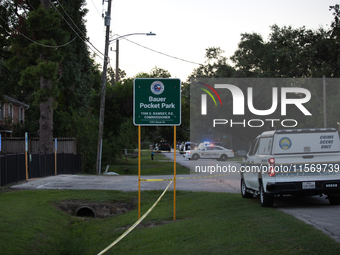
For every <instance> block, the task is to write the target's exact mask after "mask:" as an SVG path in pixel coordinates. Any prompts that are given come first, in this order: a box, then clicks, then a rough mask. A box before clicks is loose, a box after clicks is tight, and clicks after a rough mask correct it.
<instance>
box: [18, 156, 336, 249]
mask: <svg viewBox="0 0 340 255" xmlns="http://www.w3.org/2000/svg"><path fill="white" fill-rule="evenodd" d="M164 155H165V156H166V157H168V158H169V159H171V160H173V159H174V154H173V153H164ZM176 162H177V163H179V164H182V165H184V166H186V167H188V168H190V169H191V172H192V173H193V174H190V175H178V176H177V177H193V176H194V177H202V176H207V175H209V176H212V177H210V178H195V179H177V182H176V189H177V190H187V191H210V192H228V193H239V192H240V176H239V173H229V174H227V175H221V172H218V173H216V172H215V173H213V174H210V173H206V172H203V173H202V172H201V173H194V172H195V170H196V171H198V170H201V171H204V170H205V169H206V166H214V167H215V169H220V170H221V171H222V170H223V169H224V170H225V169H226V168H223V167H228V166H229V167H230V169H234V168H238V167H239V165H240V164H239V163H236V162H232V161H227V162H221V161H211V160H198V161H189V160H187V159H184V158H183V156H181V155H180V154H178V153H177V154H176ZM219 167H220V168H219ZM212 169H213V168H212ZM222 174H223V171H222ZM220 175H221V176H220ZM172 177H173V176H172V175H169V176H162V177H160V176H141V178H142V179H144V178H147V179H158V178H165V179H171V178H172ZM168 183H169V182H168V181H164V182H159V181H158V182H141V190H164V189H165V188H166V186H167V185H168ZM12 188H14V189H104V190H111V189H112V190H121V191H137V190H138V177H137V176H104V175H101V176H93V175H89V176H86V175H58V176H50V177H46V178H39V179H30V180H29V181H28V182H25V183H22V184H19V185H13V186H12ZM170 190H173V185H171V187H170ZM254 199H258V198H254ZM259 206H260V202H259ZM274 207H275V208H276V209H278V210H281V211H283V212H285V213H288V214H291V215H293V216H295V217H296V218H298V219H300V220H302V221H304V222H306V223H308V224H311V225H313V226H314V227H316V228H317V229H320V230H321V231H323V232H324V233H326V234H328V235H329V236H331V237H332V238H333V239H334V240H336V241H337V242H340V217H339V213H340V206H331V205H330V204H329V202H328V200H327V199H326V198H325V197H311V198H304V199H297V198H294V197H283V198H276V199H275V203H274ZM269 210H270V209H269Z"/></svg>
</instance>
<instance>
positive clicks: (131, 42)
mask: <svg viewBox="0 0 340 255" xmlns="http://www.w3.org/2000/svg"><path fill="white" fill-rule="evenodd" d="M124 39H125V40H127V41H129V42H131V43H134V44H136V45H138V46H140V47H142V48H145V49H147V50H151V51H153V52H156V53H158V54H161V55H164V56H167V57H169V58H174V59H177V60H181V61H184V62H187V63H191V64H195V65H202V64H200V63H197V62H193V61H189V60H185V59H183V58H178V57H175V56H171V55H169V54H166V53H163V52H160V51H157V50H154V49H150V48H148V47H146V46H143V45H141V44H139V43H136V42H133V41H131V40H129V39H126V38H124Z"/></svg>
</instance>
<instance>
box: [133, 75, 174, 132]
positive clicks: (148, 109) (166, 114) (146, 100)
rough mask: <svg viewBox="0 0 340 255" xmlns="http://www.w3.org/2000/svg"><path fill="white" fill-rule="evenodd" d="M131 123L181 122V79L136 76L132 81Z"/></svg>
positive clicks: (165, 123)
mask: <svg viewBox="0 0 340 255" xmlns="http://www.w3.org/2000/svg"><path fill="white" fill-rule="evenodd" d="M133 123H134V124H135V125H136V126H178V125H180V124H181V80H180V79H172V78H136V79H135V80H134V82H133Z"/></svg>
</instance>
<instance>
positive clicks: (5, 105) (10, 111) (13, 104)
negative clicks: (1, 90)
mask: <svg viewBox="0 0 340 255" xmlns="http://www.w3.org/2000/svg"><path fill="white" fill-rule="evenodd" d="M28 108H29V105H27V104H25V103H23V102H20V101H18V100H16V99H14V98H12V97H9V96H6V95H4V96H3V100H1V99H0V133H1V136H2V137H10V136H11V134H12V131H11V129H10V126H11V125H12V124H13V123H24V122H25V110H26V109H28Z"/></svg>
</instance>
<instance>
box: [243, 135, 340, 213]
mask: <svg viewBox="0 0 340 255" xmlns="http://www.w3.org/2000/svg"><path fill="white" fill-rule="evenodd" d="M240 173H241V194H242V197H243V198H251V197H253V196H254V195H259V196H260V201H261V206H264V207H268V206H273V202H274V197H275V196H278V195H280V196H281V195H298V196H311V195H322V194H325V195H326V196H327V198H328V199H329V202H330V204H336V205H339V204H340V142H339V134H338V131H337V130H336V129H334V128H314V129H291V130H273V131H266V132H263V133H262V134H261V135H259V136H258V137H257V138H256V139H255V140H254V142H253V144H252V146H251V148H250V150H249V152H248V153H247V155H246V156H245V157H244V160H243V163H242V165H241V169H240Z"/></svg>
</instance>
